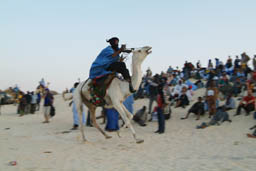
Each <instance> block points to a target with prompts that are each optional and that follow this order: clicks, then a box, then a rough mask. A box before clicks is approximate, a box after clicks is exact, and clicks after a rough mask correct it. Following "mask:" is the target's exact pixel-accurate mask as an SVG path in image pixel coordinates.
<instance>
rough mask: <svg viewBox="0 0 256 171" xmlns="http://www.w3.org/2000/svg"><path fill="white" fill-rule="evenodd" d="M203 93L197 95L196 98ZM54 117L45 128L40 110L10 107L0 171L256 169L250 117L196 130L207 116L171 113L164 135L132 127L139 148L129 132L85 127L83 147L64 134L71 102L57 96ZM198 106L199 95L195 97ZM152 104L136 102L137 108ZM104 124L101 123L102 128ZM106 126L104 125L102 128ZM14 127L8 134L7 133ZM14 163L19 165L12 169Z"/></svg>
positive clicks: (1, 130) (75, 134) (2, 131)
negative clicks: (31, 111)
mask: <svg viewBox="0 0 256 171" xmlns="http://www.w3.org/2000/svg"><path fill="white" fill-rule="evenodd" d="M200 93H201V94H202V93H203V90H199V92H197V94H200ZM55 99H56V100H55V106H56V112H57V113H56V116H55V117H54V118H53V119H52V121H51V123H50V124H42V123H41V122H42V121H43V114H42V111H40V112H37V113H36V114H34V115H25V116H23V117H18V115H17V114H16V106H14V105H7V106H4V107H3V108H2V115H0V171H9V170H10V171H12V170H15V171H17V170H19V171H41V170H42V171H59V170H60V171H82V170H83V171H85V170H86V171H94V170H104V171H112V170H117V171H121V170H122V171H140V170H145V171H156V170H159V171H160V170H161V171H162V170H168V171H169V170H177V171H191V170H195V171H207V170H209V171H214V170H218V171H236V170H237V171H246V170H255V167H256V139H253V138H247V137H246V133H248V132H251V131H249V130H248V129H249V127H251V126H253V125H255V124H256V123H255V120H253V119H252V115H250V116H244V115H240V116H237V117H233V114H234V112H235V111H230V112H229V114H230V116H231V119H232V120H233V122H232V123H228V122H225V123H223V124H222V125H221V126H212V127H209V128H206V129H200V130H199V129H195V127H196V125H199V124H201V123H202V122H206V121H208V115H206V116H204V117H202V118H201V119H200V120H199V121H196V120H195V119H196V118H195V116H194V115H192V114H191V116H190V117H189V119H187V120H180V117H183V116H185V114H186V112H187V110H188V109H189V107H187V108H186V109H182V108H178V109H173V108H172V118H171V119H170V120H168V121H166V133H165V134H161V135H159V134H155V133H154V131H155V130H156V129H157V123H156V122H151V123H148V126H146V127H140V126H138V125H137V124H135V123H133V125H134V126H135V130H136V131H137V134H138V137H139V138H143V139H144V140H145V142H144V143H143V144H136V143H135V142H134V140H133V138H132V135H131V132H130V130H129V129H123V130H122V132H121V136H122V137H121V138H119V137H118V136H117V134H116V133H109V134H110V135H111V136H112V138H111V139H108V140H106V139H105V138H104V137H103V136H102V135H101V134H100V133H99V132H98V131H97V130H96V129H95V128H90V127H86V129H85V131H86V137H87V139H88V140H89V142H88V143H82V142H81V134H80V132H79V131H72V132H71V133H66V134H62V133H61V132H63V131H67V130H69V129H70V128H71V127H72V112H71V108H70V107H68V102H64V101H63V100H62V98H61V96H55ZM193 99H194V101H193V102H192V103H194V102H195V99H196V96H194V97H193ZM143 104H146V105H147V104H148V100H146V99H141V100H137V101H135V105H134V106H135V109H138V108H139V107H141V106H142V105H143ZM97 112H99V111H97ZM100 122H101V120H98V123H100ZM101 127H104V125H101ZM6 128H10V129H6ZM10 161H16V162H17V165H16V166H9V165H8V163H9V162H10Z"/></svg>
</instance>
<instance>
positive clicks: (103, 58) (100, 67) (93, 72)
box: [89, 46, 120, 79]
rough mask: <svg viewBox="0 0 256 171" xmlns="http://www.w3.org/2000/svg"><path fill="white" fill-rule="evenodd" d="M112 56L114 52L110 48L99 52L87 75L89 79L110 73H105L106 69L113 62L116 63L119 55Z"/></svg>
mask: <svg viewBox="0 0 256 171" xmlns="http://www.w3.org/2000/svg"><path fill="white" fill-rule="evenodd" d="M113 54H114V50H113V49H112V47H111V46H108V47H106V48H105V49H103V50H102V51H101V52H100V54H99V55H98V56H97V58H96V59H95V61H94V62H93V63H92V66H91V69H90V75H89V78H90V79H94V78H96V77H100V76H103V75H106V74H109V73H111V71H107V68H108V67H109V66H110V64H112V63H113V62H117V61H118V59H119V57H120V56H119V55H117V56H115V57H112V55H113Z"/></svg>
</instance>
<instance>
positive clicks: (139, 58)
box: [132, 46, 152, 63]
mask: <svg viewBox="0 0 256 171" xmlns="http://www.w3.org/2000/svg"><path fill="white" fill-rule="evenodd" d="M151 49H152V47H150V46H144V47H142V48H138V49H135V50H133V56H132V60H133V62H136V63H142V62H143V61H144V59H145V58H146V56H147V55H148V54H150V53H151V52H152V51H151Z"/></svg>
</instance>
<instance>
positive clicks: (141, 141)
mask: <svg viewBox="0 0 256 171" xmlns="http://www.w3.org/2000/svg"><path fill="white" fill-rule="evenodd" d="M143 142H144V140H142V139H141V140H136V143H137V144H141V143H143Z"/></svg>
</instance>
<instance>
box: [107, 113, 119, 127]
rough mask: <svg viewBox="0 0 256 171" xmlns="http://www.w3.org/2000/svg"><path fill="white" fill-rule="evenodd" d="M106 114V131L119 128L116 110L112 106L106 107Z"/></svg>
mask: <svg viewBox="0 0 256 171" xmlns="http://www.w3.org/2000/svg"><path fill="white" fill-rule="evenodd" d="M106 115H107V125H106V130H108V131H116V130H119V125H118V119H119V114H118V112H117V111H116V110H115V109H114V108H112V109H106Z"/></svg>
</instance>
